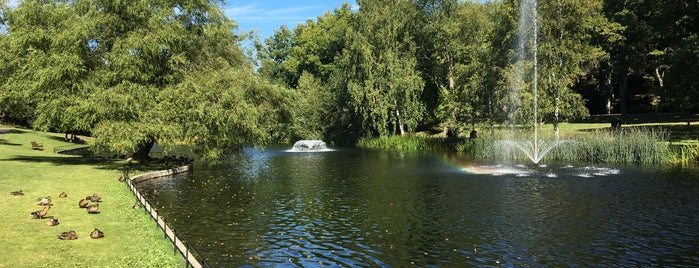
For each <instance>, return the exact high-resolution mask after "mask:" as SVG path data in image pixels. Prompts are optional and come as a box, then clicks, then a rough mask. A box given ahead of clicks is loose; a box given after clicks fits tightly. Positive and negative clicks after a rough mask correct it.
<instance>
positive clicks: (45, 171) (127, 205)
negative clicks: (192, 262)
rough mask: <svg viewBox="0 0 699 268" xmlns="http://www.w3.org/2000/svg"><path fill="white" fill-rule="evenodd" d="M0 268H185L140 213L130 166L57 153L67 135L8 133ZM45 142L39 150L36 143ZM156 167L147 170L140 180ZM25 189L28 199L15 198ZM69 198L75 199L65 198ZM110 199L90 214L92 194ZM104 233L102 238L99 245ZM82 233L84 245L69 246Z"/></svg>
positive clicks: (0, 180)
mask: <svg viewBox="0 0 699 268" xmlns="http://www.w3.org/2000/svg"><path fill="white" fill-rule="evenodd" d="M0 132H3V133H2V134H0V210H2V215H3V220H2V222H3V224H2V225H0V245H2V249H3V250H2V256H3V258H1V259H0V267H44V266H58V267H67V266H70V267H88V266H90V267H181V266H184V260H183V258H182V257H181V255H179V253H177V254H175V253H174V251H173V248H172V245H171V243H170V242H169V240H167V239H166V238H164V236H163V233H162V231H161V230H160V229H159V228H158V227H156V225H155V222H154V221H153V220H152V219H151V218H150V217H149V216H148V214H145V213H144V211H143V209H132V205H133V204H134V203H135V201H136V199H135V198H134V197H133V195H132V194H131V192H130V191H129V190H128V188H127V187H126V185H125V184H124V183H120V182H119V181H118V178H119V176H120V175H121V174H122V171H121V170H123V168H124V167H125V165H126V163H125V162H124V161H123V160H118V159H98V158H82V157H71V156H61V155H57V154H54V153H53V148H54V147H57V146H63V145H67V144H68V143H66V142H63V136H62V135H61V134H51V133H43V132H34V131H29V130H22V129H7V128H0ZM31 141H36V142H40V143H43V144H44V148H45V149H44V150H43V151H38V150H32V148H31V145H30V142H31ZM148 169H150V168H149V167H140V168H138V169H137V170H136V171H132V173H131V174H132V176H133V175H136V174H138V173H142V172H145V171H147V170H148ZM20 189H21V190H22V191H23V192H24V193H25V194H24V195H21V196H13V195H10V192H12V191H16V190H20ZM61 192H66V193H67V194H68V197H66V198H59V197H58V195H59V194H60V193H61ZM93 193H99V194H101V195H102V200H103V201H102V202H100V211H101V213H99V214H92V215H90V214H87V213H86V211H85V209H81V208H78V205H77V204H78V201H79V200H80V199H81V198H84V197H85V196H87V195H91V194H93ZM41 196H51V197H52V199H53V204H54V205H53V206H52V207H51V209H50V210H49V212H48V217H54V218H58V219H59V222H60V224H59V225H57V226H51V227H49V226H46V221H47V220H46V219H33V218H32V217H31V215H30V213H31V212H32V211H36V210H39V209H40V208H41V207H40V206H38V205H36V203H35V200H36V198H38V197H41ZM94 228H99V229H100V230H102V231H103V232H104V233H105V237H104V238H102V239H91V238H90V237H89V234H90V232H91V231H92V230H93V229H94ZM69 230H75V231H76V232H77V234H78V239H77V240H71V241H64V240H59V239H58V238H57V237H58V235H59V234H60V233H62V232H65V231H69Z"/></svg>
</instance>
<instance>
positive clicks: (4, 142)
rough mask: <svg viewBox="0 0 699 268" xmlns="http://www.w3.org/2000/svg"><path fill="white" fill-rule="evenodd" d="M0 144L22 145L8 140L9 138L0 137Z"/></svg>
mask: <svg viewBox="0 0 699 268" xmlns="http://www.w3.org/2000/svg"><path fill="white" fill-rule="evenodd" d="M0 145H9V146H22V144H19V143H11V142H7V140H5V139H0Z"/></svg>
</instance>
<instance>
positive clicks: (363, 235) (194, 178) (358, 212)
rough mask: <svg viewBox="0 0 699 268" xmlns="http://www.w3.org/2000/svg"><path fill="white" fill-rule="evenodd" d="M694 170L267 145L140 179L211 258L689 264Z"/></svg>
mask: <svg viewBox="0 0 699 268" xmlns="http://www.w3.org/2000/svg"><path fill="white" fill-rule="evenodd" d="M697 171H698V170H696V169H691V168H668V167H639V166H621V167H620V166H602V165H574V164H563V165H553V164H549V165H548V166H543V165H542V166H535V167H529V166H516V165H514V166H500V165H474V164H469V163H468V162H466V161H462V160H459V158H458V157H454V156H449V155H440V154H426V153H395V152H393V153H392V152H385V151H370V150H358V149H336V150H334V151H329V152H322V153H299V152H288V151H286V150H284V149H283V148H276V149H275V148H271V149H270V148H268V149H266V150H264V151H258V150H254V149H250V150H247V151H246V152H245V154H244V155H243V156H236V157H233V158H231V160H230V161H228V162H227V163H226V164H222V165H215V166H207V165H204V164H199V163H196V164H195V166H194V170H193V172H192V173H189V174H182V175H178V176H174V177H170V178H161V179H156V180H151V181H147V182H143V183H141V184H139V185H138V187H139V188H140V189H141V191H142V192H143V193H144V194H145V195H146V196H147V198H148V199H149V200H150V202H152V203H153V204H154V205H155V206H156V207H158V208H159V212H160V213H161V214H163V215H165V217H166V218H167V219H168V220H169V221H170V222H172V223H173V224H174V226H175V227H176V228H177V230H178V231H179V232H181V233H184V235H185V236H186V240H188V242H189V243H190V244H191V245H193V246H194V247H195V249H196V250H197V251H198V252H199V253H200V254H201V255H202V256H203V258H204V259H205V260H206V262H207V263H208V264H209V265H211V266H214V267H239V266H255V267H257V266H280V265H282V266H286V267H294V266H300V267H304V266H305V267H307V266H319V265H328V266H345V267H356V266H384V267H404V266H419V267H424V266H435V267H436V266H439V267H463V266H491V265H492V266H494V265H502V266H543V267H560V266H604V267H607V266H694V265H697V263H699V227H697V226H699V175H698V174H699V172H697Z"/></svg>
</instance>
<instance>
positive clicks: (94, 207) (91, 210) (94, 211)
mask: <svg viewBox="0 0 699 268" xmlns="http://www.w3.org/2000/svg"><path fill="white" fill-rule="evenodd" d="M87 213H90V214H97V213H100V204H94V205H89V206H87Z"/></svg>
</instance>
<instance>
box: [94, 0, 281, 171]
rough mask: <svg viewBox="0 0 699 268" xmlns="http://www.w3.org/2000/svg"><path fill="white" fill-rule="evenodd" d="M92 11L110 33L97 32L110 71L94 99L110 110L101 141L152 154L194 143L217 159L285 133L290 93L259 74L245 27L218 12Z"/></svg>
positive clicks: (190, 4)
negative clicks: (242, 43)
mask: <svg viewBox="0 0 699 268" xmlns="http://www.w3.org/2000/svg"><path fill="white" fill-rule="evenodd" d="M93 3H94V1H93ZM90 8H91V9H90V11H89V12H94V13H96V14H97V17H98V18H104V19H103V20H102V21H101V25H100V26H101V27H98V29H107V30H106V31H99V32H98V33H97V34H98V36H99V35H101V36H99V37H98V38H97V46H98V48H97V49H98V50H99V49H100V48H104V50H103V52H102V53H100V54H101V57H102V59H103V62H104V66H103V68H102V70H100V71H101V72H100V73H98V75H97V76H96V78H98V80H97V81H96V83H95V84H97V85H98V86H97V88H98V89H99V90H96V91H95V94H93V96H92V97H91V100H93V101H92V104H93V105H94V106H93V107H92V108H94V109H95V110H96V112H97V113H100V112H103V113H100V115H101V116H102V118H101V119H100V120H99V123H98V124H97V126H96V127H95V129H94V134H95V136H96V137H97V143H98V145H102V146H104V147H106V148H108V149H110V150H114V151H117V152H129V151H131V150H133V151H134V156H135V157H137V158H145V157H147V154H148V152H149V151H150V148H151V147H152V145H153V143H155V142H158V143H162V144H164V145H174V144H177V143H181V142H185V143H187V144H192V145H196V148H198V149H200V150H202V152H201V153H202V154H203V155H204V156H207V157H211V158H216V157H220V156H223V155H224V154H225V153H226V152H228V151H230V150H234V149H236V148H239V147H241V146H245V145H261V144H264V143H265V142H267V141H270V140H271V139H272V138H273V137H274V136H275V133H276V132H278V131H279V130H278V129H277V128H278V126H277V125H275V123H276V120H277V119H279V118H280V117H283V116H284V115H285V113H286V112H285V111H284V110H283V109H284V108H285V107H288V106H287V105H286V104H285V103H284V97H283V95H282V93H281V92H279V89H278V88H276V87H274V86H272V85H270V84H269V83H267V82H265V81H263V80H262V79H259V78H258V77H256V76H255V75H254V74H252V70H251V69H252V68H251V66H250V64H249V63H247V62H246V61H245V59H244V56H243V53H242V51H241V49H240V48H239V46H238V45H237V41H239V40H238V39H237V38H236V36H235V34H234V32H233V31H234V29H235V24H234V22H233V21H231V20H229V19H228V18H226V17H224V16H223V12H221V10H220V9H219V7H218V6H216V5H213V4H210V3H209V1H204V0H183V1H157V2H155V3H153V2H152V1H138V2H136V3H132V2H113V1H104V2H103V3H101V4H98V5H96V6H95V5H94V4H93V5H91V6H90ZM121 96H123V97H121ZM100 107H109V109H106V110H102V109H100ZM280 120H281V119H280Z"/></svg>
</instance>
